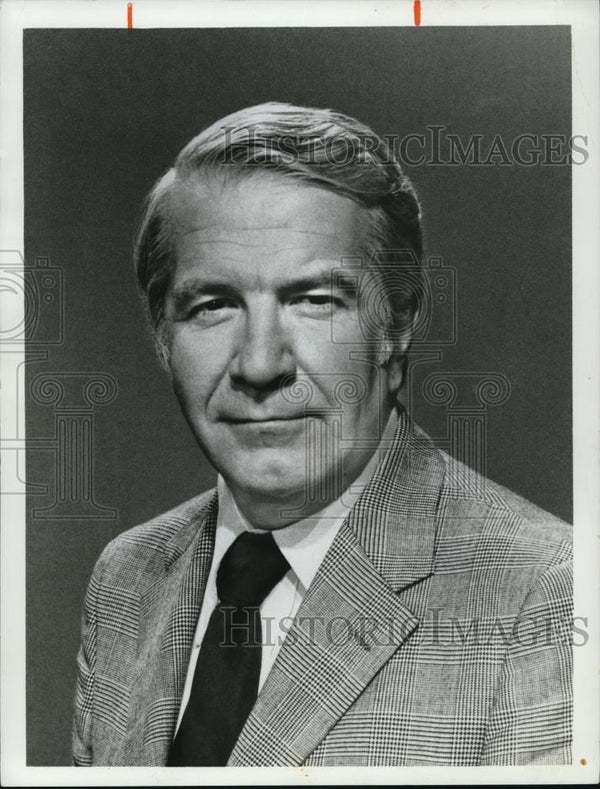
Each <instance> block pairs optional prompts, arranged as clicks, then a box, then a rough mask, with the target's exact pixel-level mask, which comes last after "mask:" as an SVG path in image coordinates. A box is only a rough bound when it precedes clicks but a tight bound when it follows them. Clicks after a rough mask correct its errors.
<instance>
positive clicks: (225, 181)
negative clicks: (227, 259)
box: [170, 171, 369, 246]
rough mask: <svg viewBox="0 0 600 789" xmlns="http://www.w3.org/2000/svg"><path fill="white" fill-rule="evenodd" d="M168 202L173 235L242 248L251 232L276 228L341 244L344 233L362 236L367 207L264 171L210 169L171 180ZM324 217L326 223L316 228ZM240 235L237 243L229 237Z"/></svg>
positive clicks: (310, 185)
mask: <svg viewBox="0 0 600 789" xmlns="http://www.w3.org/2000/svg"><path fill="white" fill-rule="evenodd" d="M311 193H312V194H315V195H316V194H318V195H319V211H318V212H317V211H313V210H311V206H310V202H309V201H307V199H306V198H307V196H310V194H311ZM170 202H171V211H170V213H171V221H172V227H173V230H174V234H175V236H176V237H177V239H179V240H181V239H184V238H185V237H186V236H189V235H191V234H197V235H198V236H199V237H198V241H202V243H203V244H204V243H206V244H210V243H221V242H222V241H227V242H228V243H232V244H236V243H237V244H240V245H242V246H246V245H249V244H253V243H254V242H253V239H252V235H253V234H256V233H259V234H261V238H260V242H261V243H264V242H265V240H266V239H265V234H268V233H269V231H273V232H279V233H280V232H281V231H282V230H285V231H286V232H290V233H295V234H298V235H299V236H300V237H304V238H306V239H315V240H316V239H324V238H329V239H338V238H339V239H340V240H344V241H346V242H347V241H348V239H349V237H352V238H355V239H356V238H357V237H360V236H362V237H363V238H364V236H365V234H366V233H367V232H368V224H369V222H368V220H369V211H368V209H366V208H364V207H363V206H361V205H360V204H358V203H356V202H355V201H353V200H351V199H350V198H349V197H346V196H344V195H340V194H338V193H336V192H334V191H331V190H328V189H325V188H322V187H319V186H317V185H312V184H309V183H306V182H300V181H296V180H294V179H292V178H289V177H286V176H283V175H281V174H273V173H268V172H265V171H261V172H256V173H252V174H250V175H248V174H244V175H243V176H241V177H240V176H237V177H236V178H230V177H229V178H228V177H227V175H225V176H223V175H219V174H217V173H214V172H212V173H210V175H209V177H207V178H202V179H200V178H197V179H194V180H190V181H186V182H183V183H179V184H177V186H176V187H175V188H174V190H173V193H172V195H171V201H170ZM323 203H325V205H324V204H323ZM265 209H266V211H265ZM324 218H327V219H328V220H329V227H327V228H326V229H324V230H320V229H319V222H320V221H321V220H322V219H324ZM331 220H333V224H332V223H331ZM267 222H268V223H267ZM332 228H335V229H333V230H332ZM338 228H339V229H338ZM242 234H243V235H244V236H245V237H244V239H243V240H242V241H239V240H236V239H235V238H234V237H233V238H232V236H236V235H242ZM246 234H247V235H246Z"/></svg>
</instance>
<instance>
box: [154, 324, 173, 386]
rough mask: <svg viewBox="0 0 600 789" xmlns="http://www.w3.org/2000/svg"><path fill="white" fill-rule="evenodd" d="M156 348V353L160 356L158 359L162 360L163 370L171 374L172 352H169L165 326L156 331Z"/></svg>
mask: <svg viewBox="0 0 600 789" xmlns="http://www.w3.org/2000/svg"><path fill="white" fill-rule="evenodd" d="M153 338H154V349H155V351H156V355H157V356H158V361H159V362H160V366H161V367H162V368H163V370H164V371H165V372H166V373H168V374H169V375H170V374H171V354H170V352H169V346H168V345H167V341H166V338H165V333H164V328H158V329H156V330H155V331H154V335H153Z"/></svg>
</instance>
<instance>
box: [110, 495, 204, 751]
mask: <svg viewBox="0 0 600 789" xmlns="http://www.w3.org/2000/svg"><path fill="white" fill-rule="evenodd" d="M202 499H203V501H202V505H201V507H198V502H197V500H196V502H191V503H190V506H189V507H188V510H187V511H184V512H183V513H180V514H179V517H180V518H181V519H182V520H183V522H184V525H183V527H182V528H181V529H180V530H179V531H178V532H177V534H176V535H175V537H174V538H173V539H172V540H171V541H169V543H167V545H166V548H165V553H164V556H163V557H161V558H160V561H161V562H162V566H161V567H160V568H159V569H158V571H157V573H156V576H157V580H156V581H155V583H154V584H153V585H152V586H151V587H150V588H148V589H147V590H146V591H145V593H144V595H143V596H142V599H141V612H142V616H141V628H140V634H139V639H138V643H139V644H140V645H141V647H140V651H139V654H138V659H137V664H136V666H137V668H136V677H135V679H134V682H133V689H134V690H133V693H134V695H133V697H132V700H131V704H130V712H129V724H128V735H127V738H126V739H125V741H124V742H123V747H122V750H121V754H120V758H119V763H121V764H145V765H153V764H155V765H161V764H165V762H166V759H167V755H168V750H169V746H170V744H171V741H172V739H173V734H174V731H175V725H176V723H177V716H178V713H179V705H180V703H181V696H182V693H183V687H184V684H185V677H186V673H187V666H188V660H189V653H190V649H191V646H192V641H193V638H194V633H195V630H196V625H197V622H198V616H199V614H200V607H201V605H202V599H203V596H204V589H205V586H206V581H207V578H208V573H209V570H210V565H211V561H212V554H213V548H214V537H215V526H216V516H217V495H216V492H215V493H214V494H212V495H211V496H209V497H208V499H207V498H206V497H205V496H203V497H202Z"/></svg>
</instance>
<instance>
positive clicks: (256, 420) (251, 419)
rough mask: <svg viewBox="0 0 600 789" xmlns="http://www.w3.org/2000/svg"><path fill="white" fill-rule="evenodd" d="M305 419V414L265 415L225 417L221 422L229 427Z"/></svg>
mask: <svg viewBox="0 0 600 789" xmlns="http://www.w3.org/2000/svg"><path fill="white" fill-rule="evenodd" d="M304 418H305V414H304V413H302V414H290V415H285V416H284V415H265V416H256V417H255V416H225V417H222V419H221V421H223V422H227V423H228V424H231V425H265V426H267V425H271V424H277V423H278V422H281V423H285V422H298V421H300V420H302V419H304Z"/></svg>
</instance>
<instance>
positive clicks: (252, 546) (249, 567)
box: [217, 532, 290, 607]
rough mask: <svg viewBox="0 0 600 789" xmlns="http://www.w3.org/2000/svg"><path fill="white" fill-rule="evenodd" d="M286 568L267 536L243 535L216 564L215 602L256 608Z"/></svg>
mask: <svg viewBox="0 0 600 789" xmlns="http://www.w3.org/2000/svg"><path fill="white" fill-rule="evenodd" d="M289 567H290V565H289V564H288V562H287V559H286V558H285V556H284V555H283V554H282V553H281V551H280V550H279V548H278V546H277V543H276V542H275V540H274V539H273V535H272V534H271V533H267V534H255V533H252V532H244V533H243V534H241V535H240V536H239V537H238V538H237V539H236V540H235V542H234V543H233V545H231V546H230V548H229V549H228V551H227V552H226V554H225V556H224V557H223V559H222V560H221V564H220V565H219V569H218V571H217V595H218V597H219V600H220V601H221V603H225V604H228V605H235V606H238V607H242V606H248V607H258V606H260V605H261V604H262V602H263V600H264V599H265V598H266V597H267V595H268V594H269V592H270V591H271V590H272V589H273V588H274V587H275V586H276V584H277V583H279V581H280V580H281V579H282V578H283V576H284V575H285V574H286V572H287V571H288V570H289Z"/></svg>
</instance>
